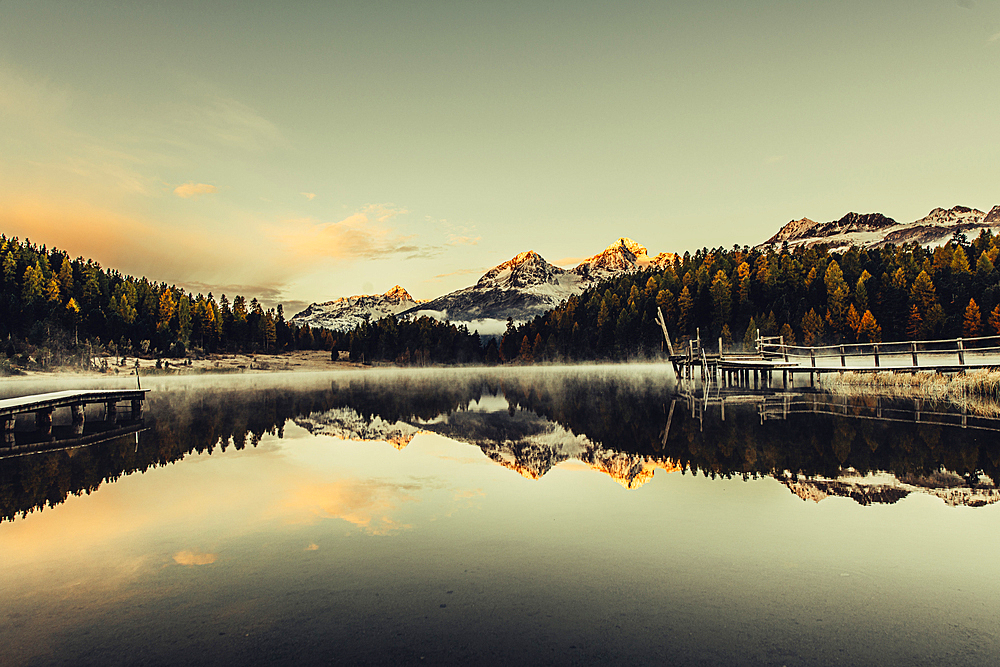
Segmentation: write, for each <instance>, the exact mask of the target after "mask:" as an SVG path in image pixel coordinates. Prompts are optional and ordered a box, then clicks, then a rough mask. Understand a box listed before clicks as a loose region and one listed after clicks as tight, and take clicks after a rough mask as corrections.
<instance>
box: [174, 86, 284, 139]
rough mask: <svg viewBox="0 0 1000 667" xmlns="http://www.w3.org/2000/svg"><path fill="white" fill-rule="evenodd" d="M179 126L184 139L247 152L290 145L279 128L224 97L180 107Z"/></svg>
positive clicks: (214, 97)
mask: <svg viewBox="0 0 1000 667" xmlns="http://www.w3.org/2000/svg"><path fill="white" fill-rule="evenodd" d="M176 123H177V127H179V128H181V133H182V135H184V136H194V137H201V138H204V139H207V140H209V141H211V142H214V143H217V144H222V145H224V146H229V147H235V148H242V149H245V150H251V151H258V150H263V149H267V148H272V147H275V146H284V145H286V143H287V142H286V140H285V138H284V136H283V135H282V133H281V131H280V130H279V129H278V128H277V126H276V125H274V123H272V122H271V121H269V120H267V119H266V118H264V117H263V116H262V115H261V114H260V113H258V112H257V111H256V110H255V109H253V108H251V107H249V106H247V105H246V104H243V103H242V102H239V101H237V100H234V99H231V98H228V97H225V96H221V95H207V96H205V97H204V98H203V101H201V102H199V103H195V104H189V105H187V106H183V107H181V108H180V109H178V110H177V112H176Z"/></svg>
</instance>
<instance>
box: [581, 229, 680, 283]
mask: <svg viewBox="0 0 1000 667" xmlns="http://www.w3.org/2000/svg"><path fill="white" fill-rule="evenodd" d="M676 257H677V255H675V254H673V253H665V252H661V253H660V254H659V255H657V256H656V257H653V258H650V257H649V252H648V251H647V250H646V246H644V245H640V244H638V243H636V242H635V241H633V240H632V239H630V238H625V237H622V238H620V239H618V240H617V241H615V242H614V243H612V244H611V245H609V246H608V247H607V248H605V249H604V250H603V251H602V252H600V253H599V254H597V255H594V256H593V257H591V258H590V259H587V260H584V261H583V262H581V263H580V265H579V266H577V267H576V268H574V269H572V272H573V273H575V274H577V275H579V276H581V277H583V278H584V279H588V278H590V279H593V280H595V281H598V280H604V279H605V278H610V277H611V276H615V275H618V274H619V273H625V272H628V271H638V270H640V269H646V268H649V267H650V266H659V267H663V266H666V265H667V263H668V262H670V263H672V262H673V261H674V259H675V258H676Z"/></svg>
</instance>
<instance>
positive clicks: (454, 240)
mask: <svg viewBox="0 0 1000 667" xmlns="http://www.w3.org/2000/svg"><path fill="white" fill-rule="evenodd" d="M482 238H483V237H482V236H460V235H458V234H448V243H446V244H445V245H450V246H459V245H479V242H480V241H481V240H482Z"/></svg>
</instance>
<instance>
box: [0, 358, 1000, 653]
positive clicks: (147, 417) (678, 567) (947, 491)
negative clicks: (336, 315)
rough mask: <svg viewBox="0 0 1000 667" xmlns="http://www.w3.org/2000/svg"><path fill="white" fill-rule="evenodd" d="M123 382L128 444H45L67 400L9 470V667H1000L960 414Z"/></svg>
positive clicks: (632, 368)
mask: <svg viewBox="0 0 1000 667" xmlns="http://www.w3.org/2000/svg"><path fill="white" fill-rule="evenodd" d="M134 382H135V379H134V378H125V377H122V378H118V379H112V380H107V381H98V380H76V381H72V380H66V381H60V382H58V383H57V382H52V381H35V380H14V381H10V382H7V383H4V384H3V385H2V386H0V392H2V393H3V395H4V396H9V395H16V394H22V393H35V392H39V391H46V390H54V389H63V388H67V387H69V386H72V387H74V388H83V387H99V386H121V387H131V386H133V384H134ZM142 382H143V386H144V387H149V388H151V389H152V391H151V392H150V394H149V397H148V399H147V401H146V405H145V410H144V415H143V419H142V421H141V422H136V423H135V424H130V423H128V422H123V423H120V424H118V425H116V427H120V428H125V429H127V430H129V431H130V432H128V433H125V434H124V435H122V434H121V433H118V435H117V436H116V437H109V438H108V439H106V440H104V441H101V442H96V443H94V444H90V445H88V446H85V447H73V448H69V449H66V448H62V447H60V445H59V438H60V437H63V434H65V433H68V432H69V431H70V430H71V426H69V425H68V424H69V417H68V416H66V415H60V414H59V413H57V414H56V423H55V427H54V429H53V435H54V436H55V441H54V442H49V443H47V444H46V443H41V444H39V445H38V447H40V448H41V449H48V450H50V451H37V452H34V453H30V454H25V455H20V456H10V455H8V456H5V457H4V458H0V517H2V520H0V554H2V557H3V560H4V566H3V568H2V570H0V600H2V602H0V663H3V664H12V665H13V664H18V665H48V664H74V665H76V664H93V665H98V664H99V665H114V664H152V665H161V664H162V665H167V664H275V663H295V664H351V665H354V664H470V663H471V664H594V663H616V664H678V665H687V664H691V665H715V664H738V665H815V664H822V665H924V664H926V665H940V664H949V665H991V664H998V663H1000V622H998V618H1000V615H998V612H1000V558H998V554H1000V503H998V502H996V501H997V500H1000V491H998V489H997V487H996V485H995V483H994V480H998V479H1000V471H998V470H997V467H998V465H1000V438H998V434H997V431H994V430H991V429H992V428H994V427H996V422H993V421H991V420H990V418H986V417H983V416H982V415H977V414H975V413H973V414H971V415H970V414H967V411H963V410H959V409H957V408H956V407H955V406H950V405H943V404H935V403H933V402H926V403H925V402H921V403H919V404H916V403H913V402H912V401H911V402H907V401H905V400H903V399H891V398H875V397H872V396H870V395H862V396H832V397H831V396H829V395H815V394H808V393H803V394H801V395H799V394H797V395H796V396H795V397H794V399H792V398H789V399H786V398H784V397H782V396H781V395H780V394H779V395H777V396H774V395H768V394H766V393H763V392H762V393H759V394H753V395H748V396H744V397H734V398H732V399H731V400H730V401H729V402H728V403H726V404H725V405H722V404H719V403H713V402H712V401H711V400H709V401H703V400H701V398H699V397H695V396H692V397H680V398H679V397H678V394H677V393H676V387H675V385H674V382H673V376H672V372H671V371H670V370H668V369H667V368H664V367H663V366H659V365H657V366H641V365H629V366H592V367H574V368H557V367H542V368H524V369H497V370H484V369H457V370H402V371H388V370H371V371H351V372H343V373H326V374H257V375H233V376H214V377H213V376H185V377H164V378H152V377H151V378H143V380H142ZM935 415H937V416H935ZM934 419H937V420H939V421H940V422H941V423H927V422H928V420H930V421H933V420H934ZM101 420H102V412H101V410H100V408H98V407H96V406H94V407H88V409H87V428H88V429H91V431H88V432H92V433H94V434H97V435H100V433H101V430H100V429H101V428H102V422H101ZM963 420H964V423H965V426H966V427H965V428H963V427H962V426H961V424H962V423H963ZM945 422H947V423H945ZM15 435H16V437H17V438H18V442H22V441H23V442H35V440H37V437H36V436H35V435H33V433H32V423H30V422H29V421H28V420H19V421H18V424H17V432H16V433H15ZM33 438H34V439H33ZM95 438H96V439H98V440H99V439H100V438H97V436H95ZM33 446H35V445H33ZM0 456H4V450H3V449H0Z"/></svg>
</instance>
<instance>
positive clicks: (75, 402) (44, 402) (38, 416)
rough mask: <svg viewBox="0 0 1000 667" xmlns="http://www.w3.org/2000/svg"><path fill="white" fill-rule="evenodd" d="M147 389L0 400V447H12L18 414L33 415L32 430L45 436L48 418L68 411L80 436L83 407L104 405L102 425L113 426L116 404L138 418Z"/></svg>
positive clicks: (82, 391) (48, 431) (49, 425)
mask: <svg viewBox="0 0 1000 667" xmlns="http://www.w3.org/2000/svg"><path fill="white" fill-rule="evenodd" d="M148 391H149V390H148V389H75V390H71V391H54V392H50V393H47V394H34V395H32V396H21V397H18V398H6V399H2V400H0V448H3V447H6V448H11V447H13V446H14V424H15V421H16V419H17V417H18V415H24V414H32V413H34V415H35V427H36V431H37V432H38V433H39V434H41V435H43V436H45V435H50V434H51V433H52V416H53V413H54V412H55V410H57V409H61V408H68V409H69V412H70V415H71V421H72V424H73V427H74V429H75V430H76V431H77V432H78V433H80V434H82V433H83V426H84V422H85V421H86V411H85V409H84V408H85V406H86V405H89V404H94V403H97V404H102V405H103V406H104V420H103V421H104V422H105V423H109V424H114V423H116V422H117V421H118V412H119V411H118V404H119V403H122V402H127V403H128V404H129V409H130V412H129V419H130V420H132V421H135V420H138V419H141V418H142V403H143V401H144V400H145V399H146V393H147V392H148Z"/></svg>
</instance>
